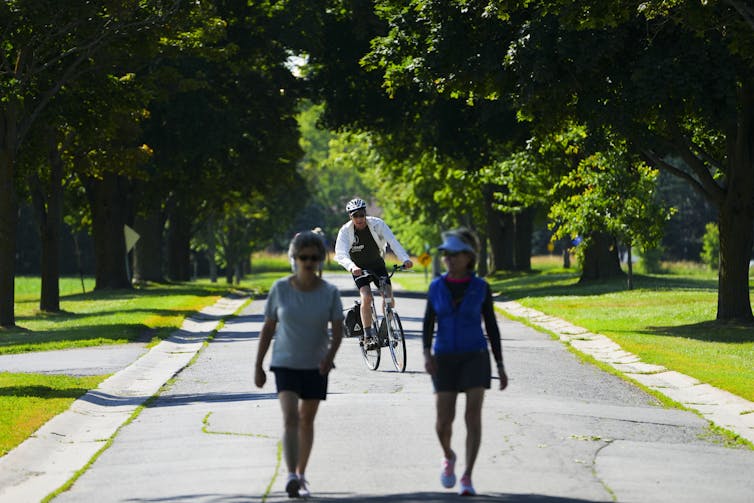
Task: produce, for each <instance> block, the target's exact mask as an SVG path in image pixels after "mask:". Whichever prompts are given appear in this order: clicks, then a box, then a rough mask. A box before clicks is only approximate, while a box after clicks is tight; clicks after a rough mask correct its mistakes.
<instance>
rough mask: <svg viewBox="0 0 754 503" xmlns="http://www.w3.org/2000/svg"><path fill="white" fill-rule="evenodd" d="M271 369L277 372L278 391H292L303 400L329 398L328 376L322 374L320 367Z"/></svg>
mask: <svg viewBox="0 0 754 503" xmlns="http://www.w3.org/2000/svg"><path fill="white" fill-rule="evenodd" d="M270 370H272V371H273V372H274V373H275V384H276V385H277V388H278V393H280V392H281V391H292V392H294V393H296V394H297V395H298V397H299V398H300V399H302V400H326V399H327V376H326V375H324V376H323V375H322V374H320V373H319V369H291V368H288V367H272V368H270Z"/></svg>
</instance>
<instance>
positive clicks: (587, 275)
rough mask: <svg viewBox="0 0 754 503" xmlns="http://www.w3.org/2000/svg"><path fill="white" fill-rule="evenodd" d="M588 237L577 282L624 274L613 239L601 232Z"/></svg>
mask: <svg viewBox="0 0 754 503" xmlns="http://www.w3.org/2000/svg"><path fill="white" fill-rule="evenodd" d="M590 238H591V239H589V240H588V241H591V243H590V245H589V246H587V247H586V249H585V250H584V254H583V264H582V270H581V278H580V280H579V282H583V281H589V280H599V279H609V278H615V277H619V276H624V275H625V273H624V272H623V271H622V270H621V268H620V257H619V256H618V247H617V246H615V239H614V238H613V237H612V236H610V235H608V234H604V233H601V232H597V233H594V234H593V235H592V236H590ZM582 246H583V244H582Z"/></svg>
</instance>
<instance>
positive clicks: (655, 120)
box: [374, 0, 754, 322]
mask: <svg viewBox="0 0 754 503" xmlns="http://www.w3.org/2000/svg"><path fill="white" fill-rule="evenodd" d="M379 5H380V9H381V12H383V13H384V14H385V19H387V20H388V22H389V23H390V25H391V33H394V34H396V36H395V37H392V39H390V41H391V42H392V44H387V43H377V44H376V48H375V50H374V52H375V54H376V56H377V57H378V58H379V60H380V66H381V67H382V68H383V72H384V82H385V85H386V86H387V87H388V88H392V87H395V86H399V85H400V84H401V83H404V82H409V81H417V82H420V83H422V84H423V85H424V86H426V87H428V88H429V87H438V88H441V89H442V90H444V92H450V93H453V94H455V95H457V96H459V97H463V98H467V99H474V100H484V99H488V100H497V99H500V98H501V97H502V96H514V97H515V104H516V108H517V109H518V111H519V117H520V118H522V119H525V120H528V121H530V122H531V123H532V125H533V126H535V127H537V128H543V129H550V130H558V129H559V128H560V127H562V125H563V124H564V123H568V122H573V121H574V120H575V121H576V122H578V123H582V124H586V125H587V126H588V127H589V130H590V131H592V132H594V133H597V132H599V131H600V130H601V129H602V128H608V129H609V130H610V131H611V132H612V133H613V134H618V135H620V136H622V137H624V138H626V139H628V141H629V143H628V145H629V148H630V150H631V151H632V152H633V153H636V154H640V155H642V156H643V157H644V159H645V160H646V161H647V162H648V163H650V164H651V165H653V166H655V167H658V168H661V169H664V170H667V171H668V172H671V173H673V174H675V175H676V176H678V177H680V178H682V179H684V180H685V181H686V182H687V183H689V184H690V186H692V187H693V188H694V189H695V190H697V191H698V192H699V193H700V194H703V195H704V197H705V198H707V199H708V200H709V201H710V202H711V203H712V204H713V205H714V206H715V207H716V208H717V209H718V214H719V224H720V238H721V239H720V245H721V246H720V252H721V267H720V276H719V292H718V312H717V319H719V320H741V321H744V322H751V321H752V319H754V318H753V317H752V312H751V302H750V296H749V288H748V263H749V259H750V257H751V250H752V243H753V242H754V156H752V155H751V150H750V145H751V144H752V143H753V142H754V78H753V76H754V30H752V29H751V17H750V13H751V9H750V8H749V7H747V6H745V5H743V3H741V2H734V1H717V2H714V1H710V2H696V1H686V0H678V1H674V2H664V1H663V2H659V1H657V2H643V1H638V0H636V1H631V0H625V1H618V2H611V3H605V2H601V1H596V0H594V1H587V2H576V3H574V2H570V1H568V2H567V1H564V0H541V1H531V2H511V1H506V0H500V1H493V2H483V3H473V2H472V3H470V2H467V1H462V0H456V1H448V2H437V1H433V0H414V1H412V2H411V3H410V4H409V6H406V5H405V4H403V3H401V2H397V1H388V0H384V1H381V2H379ZM456 18H462V19H463V23H464V24H465V26H466V27H467V29H465V30H459V29H457V26H458V25H457V23H454V22H453V20H454V19H456ZM451 46H452V47H451ZM671 157H672V158H681V159H683V161H684V163H685V166H684V167H683V168H682V169H679V168H677V167H675V166H674V165H672V164H670V163H668V162H667V159H668V158H671Z"/></svg>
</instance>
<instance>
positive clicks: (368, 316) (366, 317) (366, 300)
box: [359, 283, 373, 334]
mask: <svg viewBox="0 0 754 503" xmlns="http://www.w3.org/2000/svg"><path fill="white" fill-rule="evenodd" d="M359 295H360V296H361V323H362V325H363V326H364V333H365V334H366V333H367V332H369V330H367V329H368V328H372V301H373V299H372V288H371V287H370V286H369V283H367V284H366V285H364V286H362V287H360V288H359Z"/></svg>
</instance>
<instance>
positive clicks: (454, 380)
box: [432, 350, 492, 392]
mask: <svg viewBox="0 0 754 503" xmlns="http://www.w3.org/2000/svg"><path fill="white" fill-rule="evenodd" d="M435 362H436V364H437V372H436V373H435V375H433V376H432V384H433V385H434V387H435V391H456V392H460V391H466V390H467V389H471V388H486V389H490V383H491V381H492V368H491V366H490V354H489V352H488V351H487V350H483V351H473V352H470V353H448V354H441V355H435Z"/></svg>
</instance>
